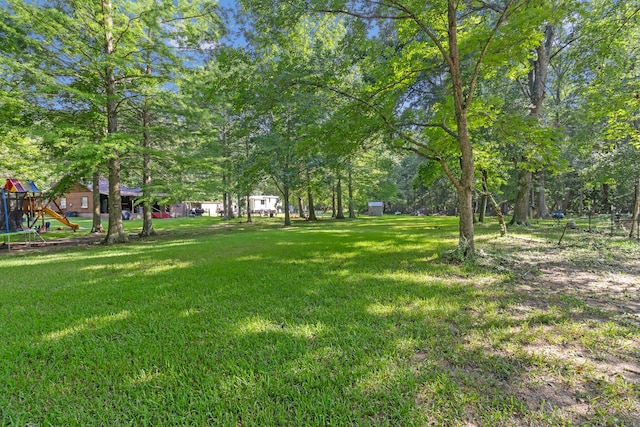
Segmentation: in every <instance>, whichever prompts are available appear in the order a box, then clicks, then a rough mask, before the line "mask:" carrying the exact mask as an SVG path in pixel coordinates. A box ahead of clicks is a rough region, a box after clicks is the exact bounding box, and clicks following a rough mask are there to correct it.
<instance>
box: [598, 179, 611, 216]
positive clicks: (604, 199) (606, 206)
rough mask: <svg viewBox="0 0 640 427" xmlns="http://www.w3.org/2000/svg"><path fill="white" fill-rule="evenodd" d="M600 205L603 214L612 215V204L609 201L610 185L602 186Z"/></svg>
mask: <svg viewBox="0 0 640 427" xmlns="http://www.w3.org/2000/svg"><path fill="white" fill-rule="evenodd" d="M600 204H601V205H602V213H611V202H610V201H609V184H602V187H600Z"/></svg>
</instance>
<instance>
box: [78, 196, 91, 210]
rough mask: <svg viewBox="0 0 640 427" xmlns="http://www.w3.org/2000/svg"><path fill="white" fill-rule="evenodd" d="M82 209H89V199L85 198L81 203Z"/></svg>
mask: <svg viewBox="0 0 640 427" xmlns="http://www.w3.org/2000/svg"><path fill="white" fill-rule="evenodd" d="M80 207H81V208H82V209H87V208H88V207H89V198H88V197H83V198H82V199H81V201H80Z"/></svg>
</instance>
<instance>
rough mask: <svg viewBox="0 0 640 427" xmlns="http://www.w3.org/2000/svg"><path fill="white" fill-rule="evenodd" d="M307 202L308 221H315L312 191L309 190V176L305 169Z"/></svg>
mask: <svg viewBox="0 0 640 427" xmlns="http://www.w3.org/2000/svg"><path fill="white" fill-rule="evenodd" d="M307 204H308V205H309V221H317V220H318V218H317V217H316V206H315V204H314V203H313V191H312V190H311V177H310V176H309V170H308V169H307Z"/></svg>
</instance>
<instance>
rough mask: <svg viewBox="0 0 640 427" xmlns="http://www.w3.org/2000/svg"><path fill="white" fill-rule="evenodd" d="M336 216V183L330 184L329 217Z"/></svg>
mask: <svg viewBox="0 0 640 427" xmlns="http://www.w3.org/2000/svg"><path fill="white" fill-rule="evenodd" d="M335 217H336V185H335V184H333V185H332V186H331V218H335Z"/></svg>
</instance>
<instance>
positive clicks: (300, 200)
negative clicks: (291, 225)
mask: <svg viewBox="0 0 640 427" xmlns="http://www.w3.org/2000/svg"><path fill="white" fill-rule="evenodd" d="M298 212H299V215H300V218H304V205H303V204H302V196H298Z"/></svg>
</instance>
